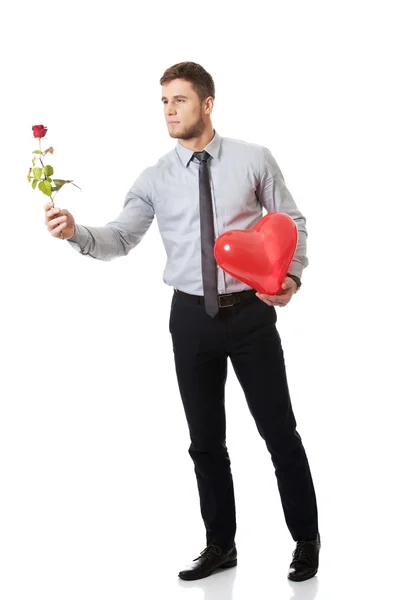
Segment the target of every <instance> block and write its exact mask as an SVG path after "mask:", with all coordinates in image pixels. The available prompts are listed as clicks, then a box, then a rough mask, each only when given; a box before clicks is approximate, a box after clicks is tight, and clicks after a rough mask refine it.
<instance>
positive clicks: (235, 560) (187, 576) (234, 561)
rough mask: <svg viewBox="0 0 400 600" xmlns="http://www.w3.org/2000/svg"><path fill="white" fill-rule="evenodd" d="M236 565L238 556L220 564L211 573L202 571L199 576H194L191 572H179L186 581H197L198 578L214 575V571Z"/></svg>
mask: <svg viewBox="0 0 400 600" xmlns="http://www.w3.org/2000/svg"><path fill="white" fill-rule="evenodd" d="M236 566H237V558H234V559H233V560H230V561H229V562H226V563H224V564H223V565H220V566H219V567H217V568H216V569H214V570H213V571H210V573H201V574H199V575H197V576H193V575H190V574H188V575H182V574H181V573H179V577H180V578H181V579H183V580H184V581H195V580H196V579H205V578H206V577H210V575H214V573H217V572H218V571H219V570H220V569H222V570H225V569H232V567H236Z"/></svg>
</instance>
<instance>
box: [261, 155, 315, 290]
mask: <svg viewBox="0 0 400 600" xmlns="http://www.w3.org/2000/svg"><path fill="white" fill-rule="evenodd" d="M257 196H258V199H259V201H260V202H261V204H262V206H263V207H264V208H265V209H266V210H267V212H268V213H271V212H283V213H286V214H287V215H289V216H290V217H291V218H292V219H293V220H294V222H295V223H296V226H297V231H298V241H297V248H296V252H295V254H294V256H293V260H292V262H291V264H290V267H289V270H288V273H291V274H292V275H296V276H297V277H299V278H300V279H301V276H302V273H303V269H305V267H307V266H308V258H307V235H308V234H307V228H306V219H305V217H304V215H302V213H301V212H300V211H299V209H298V208H297V206H296V203H295V201H294V200H293V197H292V195H291V193H290V192H289V190H288V188H287V187H286V183H285V180H284V178H283V175H282V173H281V170H280V168H279V167H278V164H277V162H276V160H275V159H274V157H273V156H272V154H271V152H270V151H269V150H268V149H267V148H263V156H262V164H261V176H260V181H259V185H258V189H257Z"/></svg>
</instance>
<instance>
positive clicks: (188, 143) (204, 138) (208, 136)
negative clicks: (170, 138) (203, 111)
mask: <svg viewBox="0 0 400 600" xmlns="http://www.w3.org/2000/svg"><path fill="white" fill-rule="evenodd" d="M214 135H215V131H214V129H213V128H212V127H211V131H205V132H204V133H203V134H202V135H201V136H200V137H198V138H192V139H190V140H178V141H179V143H180V144H181V145H182V146H183V147H184V148H187V149H188V150H192V151H193V152H201V151H202V150H204V148H205V147H206V146H207V145H208V144H209V143H210V142H211V140H212V139H213V138H214Z"/></svg>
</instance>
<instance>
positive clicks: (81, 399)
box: [0, 0, 400, 600]
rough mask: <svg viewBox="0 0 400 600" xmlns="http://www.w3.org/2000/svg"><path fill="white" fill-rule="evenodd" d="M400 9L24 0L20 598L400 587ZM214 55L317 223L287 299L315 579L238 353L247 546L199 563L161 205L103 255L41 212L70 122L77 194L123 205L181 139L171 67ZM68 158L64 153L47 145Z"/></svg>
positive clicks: (243, 538) (94, 206) (231, 395)
mask: <svg viewBox="0 0 400 600" xmlns="http://www.w3.org/2000/svg"><path fill="white" fill-rule="evenodd" d="M395 5H396V2H383V1H380V2H362V3H361V2H360V3H358V2H351V1H346V2H341V3H340V2H339V3H338V2H337V1H335V2H267V1H266V0H263V1H260V2H255V1H251V0H247V1H246V2H245V3H238V4H237V6H235V5H234V4H232V2H220V1H217V0H216V1H215V3H214V4H212V3H195V2H180V3H178V2H173V3H171V2H167V3H160V4H158V3H155V2H152V1H148V2H145V3H144V4H143V5H140V6H139V5H136V3H133V2H126V3H123V2H120V1H116V0H114V1H113V2H112V3H108V2H97V3H94V2H93V3H89V2H85V1H81V2H79V3H71V2H68V3H63V4H61V3H55V2H48V1H42V2H41V3H39V4H32V3H28V2H24V3H23V2H19V3H18V2H14V3H12V5H11V4H9V6H8V7H7V8H6V9H5V11H6V12H5V13H3V15H2V22H1V26H0V27H1V32H0V33H1V36H0V39H1V42H0V43H1V56H2V60H1V69H2V83H3V85H2V93H1V100H0V102H1V104H2V111H1V115H2V125H1V131H2V142H1V153H2V156H1V165H2V178H1V184H2V188H1V189H2V194H1V201H2V204H1V239H0V244H1V415H0V417H1V419H0V489H1V493H0V550H1V556H0V565H1V577H0V597H1V598H2V599H3V600H16V599H18V600H22V599H24V600H26V599H28V598H29V599H36V598H38V599H39V598H40V600H64V599H65V600H67V599H68V600H70V599H71V598H74V600H81V599H82V600H83V599H84V600H89V599H92V598H93V599H96V600H100V599H118V600H128V599H129V600H131V599H136V598H141V599H143V600H147V599H153V598H160V599H161V598H174V599H179V598H182V599H186V598H187V599H199V598H204V599H206V600H216V599H218V600H232V599H234V600H242V599H246V600H247V598H264V597H265V598H266V597H269V598H273V599H274V600H281V599H283V600H290V599H293V598H297V599H299V598H300V599H303V600H304V599H305V598H307V600H308V599H314V598H318V600H328V599H329V600H330V599H335V600H336V599H337V598H339V597H340V598H344V599H345V598H346V599H347V598H349V599H350V598H353V597H357V598H360V599H361V598H369V597H378V596H382V597H384V595H387V597H395V595H396V589H397V586H398V583H397V578H396V572H397V570H398V558H397V553H398V537H399V533H400V531H399V521H398V507H399V500H400V498H399V494H398V491H397V488H398V458H399V449H398V421H397V415H398V400H399V391H398V362H399V356H398V336H399V319H398V311H399V305H398V293H397V291H398V278H399V261H398V254H397V252H398V236H399V234H398V219H399V209H398V205H399V185H398V172H399V171H398V169H399V167H398V165H399V159H400V157H399V150H398V144H399V142H398V140H399V119H398V107H399V100H400V99H399V94H398V91H397V89H396V85H397V83H398V61H397V60H396V58H395V56H396V54H398V51H399V48H398V45H399V44H398V22H397V21H396V19H395ZM185 60H192V61H195V62H198V63H200V64H202V65H203V66H204V68H205V69H206V70H208V71H209V72H210V73H211V75H212V76H213V78H214V81H215V84H216V103H215V108H214V112H213V124H214V127H215V128H216V129H217V131H218V132H219V133H220V134H221V135H222V136H228V137H233V138H238V139H244V140H246V141H248V142H254V143H259V144H262V145H264V146H266V147H268V148H269V149H270V150H271V152H272V153H273V155H274V156H275V158H276V160H277V162H278V164H279V166H280V168H281V170H282V172H283V175H284V177H285V180H286V183H287V185H288V187H289V189H290V191H291V192H292V194H293V196H294V198H295V200H296V202H297V204H298V206H299V208H300V210H301V211H302V212H303V213H304V215H305V216H306V218H307V225H308V231H309V237H308V248H309V261H310V265H309V267H308V268H307V269H306V270H305V271H304V276H303V287H302V290H301V293H299V294H297V295H296V296H295V297H294V298H293V299H292V301H291V303H290V304H289V305H288V306H287V307H286V308H283V309H277V310H278V329H279V331H280V334H281V337H282V341H283V346H284V351H285V357H286V365H287V372H288V378H289V384H290V389H291V396H292V402H293V406H294V411H295V415H296V419H297V422H298V430H299V432H300V434H301V436H302V438H303V442H304V445H305V448H306V451H307V454H308V457H309V461H310V465H311V470H312V473H313V477H314V483H315V488H316V492H317V499H318V506H319V514H320V532H321V538H322V549H321V555H320V570H319V573H318V575H317V577H316V578H314V579H313V580H311V581H309V582H307V583H302V584H290V583H289V582H288V580H287V579H286V572H287V568H288V567H289V563H290V560H291V553H292V551H293V550H294V542H293V540H292V539H291V537H290V534H289V532H288V530H287V527H286V524H285V522H284V518H283V511H282V508H281V505H280V498H279V495H278V490H277V486H276V480H275V475H274V472H273V467H272V463H271V461H270V458H269V455H268V453H267V450H266V448H265V445H264V442H263V441H262V439H261V438H260V437H259V434H258V432H257V430H256V427H255V424H254V422H253V420H252V418H251V416H250V413H249V411H248V409H247V406H246V403H245V399H244V396H243V394H242V391H241V388H240V386H239V384H238V382H237V381H236V379H235V376H234V373H233V371H232V370H230V372H229V377H228V383H227V420H228V448H229V451H230V455H231V459H232V470H233V475H234V481H235V491H236V500H237V517H238V533H237V546H238V553H239V565H238V568H237V569H233V570H230V571H229V572H225V573H221V574H219V575H214V576H213V577H210V578H209V579H207V580H202V581H199V582H196V583H194V584H188V583H183V582H180V581H179V580H178V578H177V573H178V571H179V570H181V569H182V568H183V567H184V566H185V565H186V564H187V563H188V562H190V561H191V560H192V559H193V558H195V557H196V556H198V554H199V552H200V551H201V550H202V549H203V548H204V545H205V544H204V543H205V536H204V529H203V524H202V521H201V517H200V511H199V506H198V496H197V488H196V481H195V476H194V472H193V465H192V462H191V459H190V457H189V455H188V453H187V449H188V447H189V437H188V432H187V426H186V421H185V419H184V414H183V409H182V406H181V401H180V397H179V392H178V387H177V382H176V378H175V371H174V364H173V354H172V346H171V341H170V334H169V331H168V318H169V309H170V300H171V295H172V290H171V289H170V288H168V287H167V286H165V285H164V283H163V281H162V273H163V269H164V266H165V259H166V256H165V252H164V248H163V246H162V242H161V239H160V237H159V233H158V229H157V225H156V223H154V224H153V225H152V227H151V228H150V230H149V231H148V232H147V234H146V236H145V237H144V239H143V240H142V242H141V243H140V244H139V246H138V247H137V248H135V249H134V251H132V252H131V253H130V254H129V255H128V257H126V258H122V259H120V260H116V261H112V262H109V263H102V262H100V261H95V260H92V259H90V258H88V257H83V256H80V255H79V254H78V253H77V252H75V251H74V250H73V249H72V248H71V247H70V246H69V244H68V243H67V242H62V241H60V240H56V239H54V238H53V237H51V235H50V234H49V233H48V231H47V229H46V227H45V226H44V212H43V204H44V203H45V201H46V198H45V196H44V195H43V194H42V193H41V192H39V191H35V192H34V191H32V189H31V188H30V186H29V184H28V182H27V179H26V173H27V171H28V168H29V166H30V161H31V156H32V155H31V152H32V150H34V149H36V148H37V141H36V140H34V139H33V137H32V132H31V127H32V125H33V124H40V123H42V124H44V125H45V126H47V127H48V133H47V136H46V138H45V140H44V142H43V147H47V145H45V144H48V145H52V146H53V147H54V149H55V154H54V156H53V157H51V156H50V157H49V159H51V164H52V165H53V166H54V169H55V175H56V176H57V177H60V178H72V179H74V181H75V182H76V183H77V184H78V185H80V186H81V188H82V190H83V191H82V192H80V191H79V190H77V189H76V188H74V187H73V186H68V187H65V188H64V189H63V190H62V191H61V192H60V193H59V194H58V195H57V205H58V206H61V207H64V208H68V209H69V210H70V211H71V212H72V213H73V215H74V216H75V218H76V220H77V222H78V223H81V224H87V225H103V224H105V223H106V222H108V221H110V220H112V219H113V218H115V217H116V216H117V215H118V214H119V212H120V210H121V207H122V204H123V201H124V199H125V195H126V192H127V191H128V189H129V187H130V186H131V185H132V183H133V182H134V180H135V179H136V177H137V176H138V175H139V173H140V172H141V170H142V169H144V168H145V167H147V166H149V165H151V164H154V163H155V162H156V161H157V160H158V158H159V157H161V156H162V155H163V154H165V153H166V152H168V151H169V150H170V149H171V148H172V147H173V146H174V144H175V143H176V142H175V140H172V139H171V138H170V137H169V135H168V132H167V128H166V125H165V122H164V117H163V107H162V103H161V99H160V98H161V87H160V85H159V79H160V77H161V76H162V74H163V72H164V70H165V69H166V68H167V67H169V66H171V65H172V64H174V63H176V62H181V61H185ZM47 162H49V163H50V160H48V161H47Z"/></svg>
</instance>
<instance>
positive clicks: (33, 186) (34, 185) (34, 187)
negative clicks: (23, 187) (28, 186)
mask: <svg viewBox="0 0 400 600" xmlns="http://www.w3.org/2000/svg"><path fill="white" fill-rule="evenodd" d="M37 183H38V180H37V179H34V180H33V181H32V188H33V189H34V190H35V189H36V186H37Z"/></svg>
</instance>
